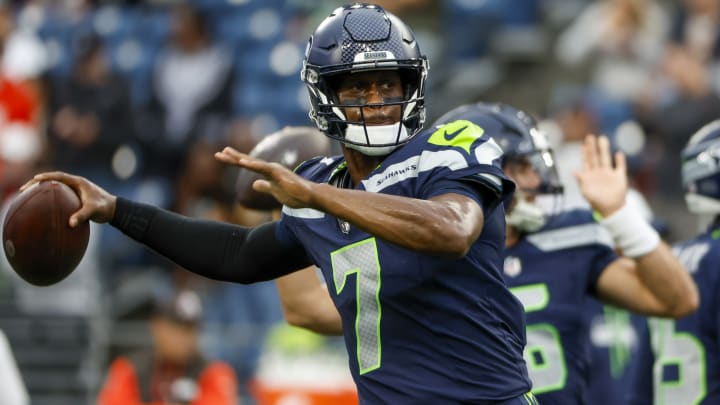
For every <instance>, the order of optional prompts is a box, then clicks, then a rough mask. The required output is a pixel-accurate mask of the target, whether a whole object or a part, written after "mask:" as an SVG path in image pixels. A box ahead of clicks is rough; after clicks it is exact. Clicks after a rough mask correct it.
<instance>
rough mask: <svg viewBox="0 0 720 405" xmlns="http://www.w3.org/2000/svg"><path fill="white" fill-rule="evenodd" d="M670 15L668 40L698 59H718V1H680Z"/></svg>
mask: <svg viewBox="0 0 720 405" xmlns="http://www.w3.org/2000/svg"><path fill="white" fill-rule="evenodd" d="M674 17H675V18H674V20H673V28H672V32H671V38H670V40H671V42H672V43H674V44H676V45H680V46H684V47H686V48H687V49H688V51H689V52H690V53H691V54H692V55H693V56H694V57H695V58H696V59H697V60H699V61H702V62H709V61H711V60H714V61H716V62H717V61H719V60H720V3H718V2H717V1H716V0H684V1H683V2H682V5H681V6H680V7H678V9H677V11H676V13H675V14H674Z"/></svg>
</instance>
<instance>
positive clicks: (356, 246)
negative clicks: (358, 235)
mask: <svg viewBox="0 0 720 405" xmlns="http://www.w3.org/2000/svg"><path fill="white" fill-rule="evenodd" d="M330 260H331V262H332V272H333V282H334V284H335V293H336V294H338V295H339V294H340V293H341V292H342V291H343V289H344V288H345V281H347V278H348V276H351V275H355V276H356V277H357V281H356V283H355V300H356V302H357V309H356V311H357V312H356V313H357V315H355V337H356V339H357V340H356V343H357V360H358V368H359V369H360V374H365V373H368V372H370V371H373V370H376V369H378V368H380V359H381V357H382V345H381V343H380V318H381V314H382V306H381V305H380V260H379V258H378V252H377V244H376V243H375V238H369V239H365V240H362V241H360V242H356V243H353V244H352V245H348V246H345V247H343V248H341V249H338V250H336V251H334V252H332V253H330Z"/></svg>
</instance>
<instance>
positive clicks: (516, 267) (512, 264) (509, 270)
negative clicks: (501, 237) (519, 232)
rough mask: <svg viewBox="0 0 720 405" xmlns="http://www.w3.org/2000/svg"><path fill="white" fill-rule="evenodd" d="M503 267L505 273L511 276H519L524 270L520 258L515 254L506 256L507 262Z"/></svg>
mask: <svg viewBox="0 0 720 405" xmlns="http://www.w3.org/2000/svg"><path fill="white" fill-rule="evenodd" d="M503 267H504V271H505V274H507V275H508V276H510V277H517V276H518V275H519V274H520V272H521V271H522V264H520V259H519V258H517V257H513V256H508V257H506V258H505V263H504V265H503Z"/></svg>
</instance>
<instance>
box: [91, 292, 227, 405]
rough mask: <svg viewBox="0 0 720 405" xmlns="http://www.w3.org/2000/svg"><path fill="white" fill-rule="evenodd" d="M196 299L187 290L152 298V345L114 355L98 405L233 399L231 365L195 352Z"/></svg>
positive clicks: (215, 403) (214, 403) (220, 404)
mask: <svg viewBox="0 0 720 405" xmlns="http://www.w3.org/2000/svg"><path fill="white" fill-rule="evenodd" d="M201 319H202V308H201V301H200V298H199V297H198V295H197V294H196V293H194V292H192V291H191V290H184V291H180V292H178V294H177V295H176V296H174V297H173V298H172V299H171V300H169V301H168V300H160V301H158V303H156V307H155V309H154V313H153V315H152V317H151V319H150V330H151V333H152V338H153V345H152V350H151V351H150V352H148V351H142V352H138V353H132V354H129V355H127V356H119V357H118V358H116V359H115V360H114V361H113V363H112V365H111V366H110V371H109V374H108V376H107V380H106V381H105V384H104V386H103V388H102V390H101V392H100V394H99V397H98V402H97V403H98V405H140V404H152V405H183V404H187V405H228V404H237V382H236V378H235V375H234V373H233V372H232V369H231V368H230V367H229V366H228V365H227V364H224V363H222V362H219V361H213V362H207V361H206V360H205V359H204V358H203V357H202V355H201V354H200V351H199V331H198V325H199V322H200V320H201Z"/></svg>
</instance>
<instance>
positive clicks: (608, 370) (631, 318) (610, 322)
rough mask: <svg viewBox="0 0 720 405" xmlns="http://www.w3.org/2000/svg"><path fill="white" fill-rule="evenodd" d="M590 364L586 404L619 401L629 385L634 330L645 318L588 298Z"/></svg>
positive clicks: (634, 350)
mask: <svg viewBox="0 0 720 405" xmlns="http://www.w3.org/2000/svg"><path fill="white" fill-rule="evenodd" d="M585 311H586V313H587V315H588V316H589V318H590V367H589V373H588V395H587V402H586V404H587V405H608V404H623V403H624V401H626V398H627V393H628V391H629V390H630V387H631V384H632V382H631V377H632V364H633V362H634V360H635V358H636V349H637V342H638V329H639V328H641V324H642V323H644V322H645V318H643V317H641V316H638V315H634V314H631V313H630V312H628V311H626V310H623V309H618V308H615V307H613V306H611V305H603V304H602V303H601V302H600V301H598V300H596V299H594V298H589V299H588V300H587V305H586V306H585Z"/></svg>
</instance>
